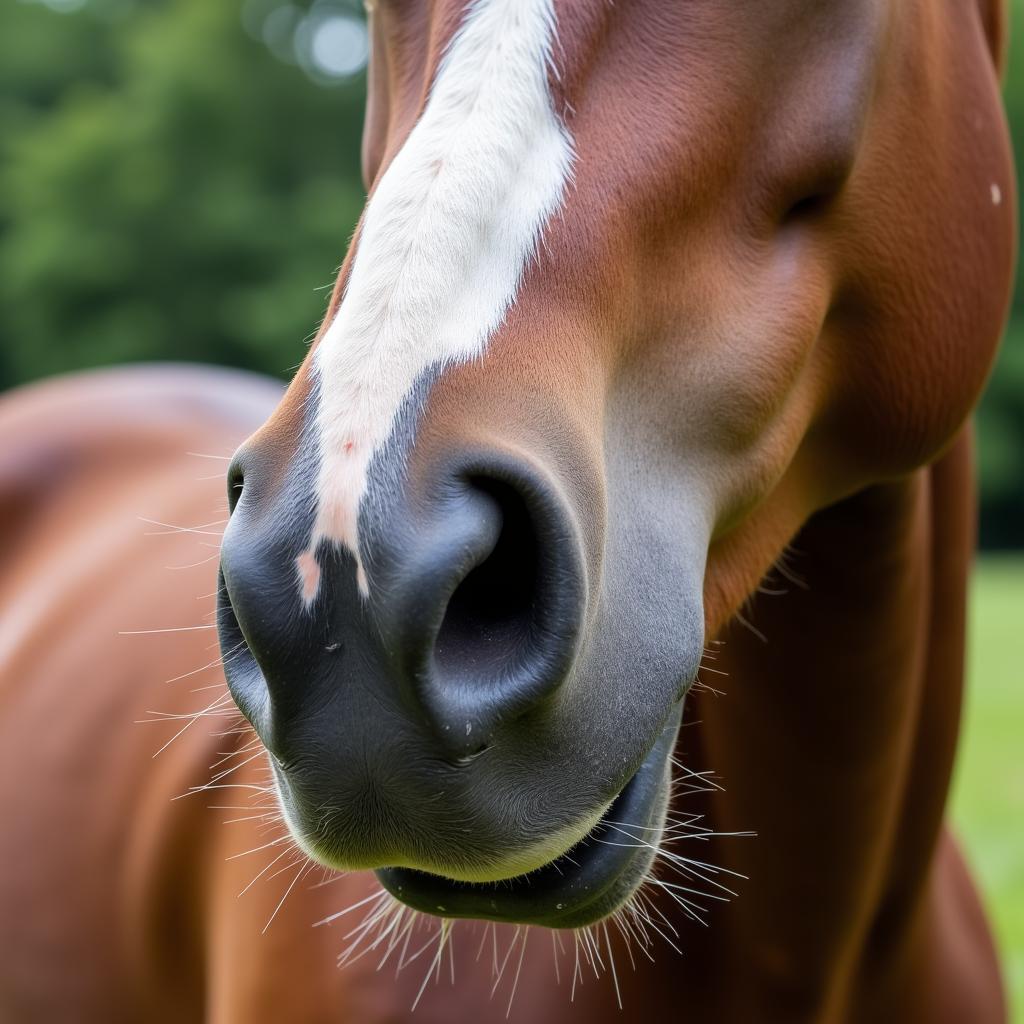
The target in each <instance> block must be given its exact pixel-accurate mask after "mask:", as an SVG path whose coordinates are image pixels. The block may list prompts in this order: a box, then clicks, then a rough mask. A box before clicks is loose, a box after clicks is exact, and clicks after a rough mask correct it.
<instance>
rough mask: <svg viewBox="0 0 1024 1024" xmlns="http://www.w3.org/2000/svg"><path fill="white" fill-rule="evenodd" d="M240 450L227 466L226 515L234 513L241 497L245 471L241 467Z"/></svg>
mask: <svg viewBox="0 0 1024 1024" xmlns="http://www.w3.org/2000/svg"><path fill="white" fill-rule="evenodd" d="M242 461H243V460H242V453H241V450H239V451H237V452H235V455H234V458H232V460H231V463H230V465H229V466H228V478H227V483H228V513H229V514H232V513H234V511H235V508H236V506H237V505H238V502H239V501H240V500H241V497H242V490H243V488H244V486H245V470H244V469H243V467H242Z"/></svg>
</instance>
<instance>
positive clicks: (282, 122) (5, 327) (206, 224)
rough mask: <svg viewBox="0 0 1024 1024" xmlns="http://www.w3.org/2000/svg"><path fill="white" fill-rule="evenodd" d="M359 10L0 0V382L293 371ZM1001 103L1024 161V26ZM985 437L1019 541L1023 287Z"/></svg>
mask: <svg viewBox="0 0 1024 1024" xmlns="http://www.w3.org/2000/svg"><path fill="white" fill-rule="evenodd" d="M357 5H358V0H293V2H285V0H244V2H242V0H5V2H3V3H0V387H8V386H11V385H13V384H15V383H19V382H21V381H25V380H29V379H31V378H33V377H39V376H43V375H45V374H50V373H56V372H60V371H64V370H70V369H75V368H78V367H85V366H93V365H98V364H103V363H112V362H121V361H125V360H135V359H195V360H206V361H210V362H218V363H228V364H232V365H236V366H247V367H251V368H253V369H257V370H263V371H265V372H268V373H272V374H276V375H278V376H287V374H288V371H289V370H290V368H291V367H293V366H294V365H295V364H297V363H298V362H299V361H300V360H301V358H302V356H303V353H304V351H305V348H304V345H303V338H305V337H307V336H308V335H309V334H310V332H311V331H312V330H313V329H315V327H316V325H317V323H318V321H319V318H320V316H321V315H322V312H323V307H324V303H325V299H326V296H325V293H324V291H323V290H318V288H317V287H316V286H317V285H320V286H322V287H323V288H326V287H328V286H329V285H330V283H331V281H332V279H333V275H334V270H335V267H336V265H337V262H338V260H339V259H340V258H341V256H342V254H343V252H344V249H345V246H346V242H347V239H348V236H349V234H350V232H351V230H352V227H353V225H354V223H355V220H356V218H357V216H358V214H359V210H360V208H361V206H362V201H363V190H362V185H361V182H360V177H359V137H360V132H361V124H362V105H363V94H364V88H365V83H364V80H363V77H362V75H361V74H360V73H359V71H360V69H361V66H362V63H363V61H364V60H365V33H363V30H362V28H361V22H360V21H359V20H357V17H358V16H357V11H358V6H357ZM1012 5H1013V12H1014V14H1015V15H1017V14H1022V13H1024V0H1012ZM1016 20H1019V19H1015V21H1016ZM1006 100H1007V110H1008V113H1009V117H1010V122H1011V126H1012V127H1013V128H1014V129H1015V143H1016V145H1017V147H1018V162H1020V160H1021V159H1024V32H1021V33H1017V34H1016V35H1014V36H1013V37H1012V40H1011V53H1010V68H1009V75H1008V79H1007V84H1006ZM1021 277H1024V268H1021V269H1020V270H1019V271H1018V279H1020V278H1021ZM979 434H980V438H981V445H980V465H981V471H982V473H981V477H982V499H983V500H982V517H981V529H982V540H983V543H984V544H986V545H988V546H1003V547H1009V546H1017V547H1022V546H1024V301H1022V299H1021V290H1020V288H1018V290H1017V299H1016V301H1015V305H1014V309H1013V316H1012V318H1011V326H1010V330H1009V334H1008V338H1007V342H1006V344H1005V345H1004V347H1003V351H1002V354H1001V356H1000V359H999V363H998V366H997V369H996V372H995V374H994V376H993V378H992V381H991V384H990V386H989V389H988V393H987V394H986V396H985V399H984V401H983V403H982V407H981V411H980V414H979Z"/></svg>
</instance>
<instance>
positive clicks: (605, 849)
mask: <svg viewBox="0 0 1024 1024" xmlns="http://www.w3.org/2000/svg"><path fill="white" fill-rule="evenodd" d="M680 718H681V715H680V713H679V707H678V705H677V706H676V708H674V709H673V713H672V714H671V715H670V717H669V721H668V723H667V724H666V725H665V726H664V728H663V729H662V731H661V733H660V734H659V736H658V739H657V740H656V741H655V743H654V744H653V746H652V747H651V749H650V750H649V751H648V753H647V755H646V756H645V758H644V760H643V762H642V763H641V765H640V767H639V768H638V769H637V770H636V772H634V774H633V775H632V776H631V777H630V779H629V781H628V782H627V783H626V784H625V786H624V787H623V788H622V790H621V791H620V792H619V795H618V796H617V797H615V799H614V800H613V801H612V802H611V804H610V805H609V807H608V809H607V810H606V811H605V813H604V814H603V815H602V817H601V820H600V821H599V822H598V824H597V825H596V826H595V827H594V828H593V829H591V831H590V832H588V833H587V835H586V836H584V837H583V839H581V840H580V841H579V842H578V843H577V844H575V845H574V846H573V847H571V848H570V849H569V850H567V851H566V852H565V853H563V854H561V855H560V856H559V857H556V858H555V859H554V860H552V861H549V862H548V863H547V864H544V865H542V866H541V867H539V868H536V869H535V870H533V871H531V872H529V873H527V874H525V875H519V876H516V877H514V878H509V879H504V880H502V881H498V882H462V881H457V880H454V879H450V878H445V877H444V876H441V875H435V874H431V873H428V872H425V871H420V870H416V869H413V868H379V869H377V871H376V875H377V878H378V880H379V881H380V883H381V884H382V885H383V886H384V888H385V889H387V890H388V892H390V893H391V895H392V896H394V897H395V898H396V899H398V900H401V902H403V903H406V904H408V905H409V906H410V907H412V908H413V909H414V910H419V911H422V912H424V913H428V914H433V915H435V916H440V917H448V918H478V919H484V920H492V921H504V922H510V923H517V924H539V925H544V926H547V927H551V928H575V927H579V926H581V925H584V924H590V923H592V922H593V921H596V920H599V919H600V918H602V917H606V916H607V915H608V914H610V913H612V912H613V911H615V910H616V909H617V908H618V906H620V905H621V904H622V903H623V902H625V900H626V899H627V898H628V896H629V895H630V893H632V892H633V890H634V889H635V888H636V886H637V885H639V883H640V881H641V880H642V878H643V876H644V875H645V874H646V869H647V865H648V863H649V862H650V860H651V859H652V857H653V855H654V852H655V847H656V845H657V844H656V833H655V832H652V831H650V830H651V829H658V828H660V826H661V825H662V820H660V819H663V817H664V810H663V808H664V802H663V801H660V800H659V796H664V794H665V791H666V787H665V785H664V783H665V782H666V775H667V773H666V765H667V763H668V759H669V755H670V754H671V752H672V748H673V747H674V745H675V739H676V735H677V733H678V729H679V722H680ZM611 815H614V817H615V822H614V823H613V822H612V821H611V818H610V816H611ZM655 818H657V819H659V820H657V821H655V820H653V819H655ZM618 822H628V823H629V825H630V826H631V830H630V832H626V833H625V834H623V833H624V830H623V829H621V828H620V827H619V825H618ZM633 830H635V831H636V834H637V835H643V836H648V835H652V836H655V838H654V839H652V840H651V841H650V842H649V843H648V842H647V841H646V840H644V841H642V842H641V841H639V840H637V835H633V834H631V833H632V831H633ZM629 839H634V840H637V841H636V842H635V843H631V842H629V841H628V840H629Z"/></svg>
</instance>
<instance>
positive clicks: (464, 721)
mask: <svg viewBox="0 0 1024 1024" xmlns="http://www.w3.org/2000/svg"><path fill="white" fill-rule="evenodd" d="M310 450H312V446H310V445H306V446H304V447H303V446H300V449H299V451H298V452H297V454H296V455H295V456H294V457H293V458H292V459H291V460H290V462H289V463H288V465H287V467H286V468H285V470H284V471H282V470H281V468H280V466H279V465H278V464H277V462H276V460H278V459H280V453H269V452H267V451H264V450H261V449H260V448H259V446H258V445H249V446H243V448H242V449H241V450H240V452H239V454H238V455H237V456H236V459H235V461H234V463H233V466H232V470H231V474H230V479H229V488H230V494H231V500H232V505H233V507H232V514H231V519H230V522H229V525H228V529H227V531H226V534H225V538H224V543H223V548H222V556H221V559H222V561H221V587H220V596H219V606H218V627H219V631H220V639H221V646H222V650H223V654H224V662H225V670H226V674H227V679H228V686H229V688H230V691H231V693H232V696H233V697H234V699H235V701H236V703H237V704H238V707H239V708H240V709H241V711H242V713H243V714H244V715H245V716H246V718H247V719H248V720H249V721H250V723H251V724H252V726H253V728H254V729H255V731H256V732H257V734H258V735H259V737H260V739H261V740H262V742H263V743H264V744H265V746H266V748H267V750H268V751H269V752H270V754H271V759H272V766H273V770H274V774H275V778H276V782H277V788H278V792H279V795H280V799H281V802H282V806H283V808H284V811H285V815H286V818H287V821H288V823H289V825H290V826H291V828H292V830H293V832H294V833H295V834H296V837H297V838H298V839H299V840H300V842H301V843H302V845H303V847H304V848H305V849H306V850H307V852H309V853H311V854H312V855H313V856H315V857H317V858H318V859H319V860H321V861H323V862H325V863H327V864H330V865H332V866H335V867H339V868H348V869H351V868H372V869H378V870H379V877H380V878H381V881H382V882H383V884H385V886H387V887H388V888H389V889H390V890H391V891H392V892H393V893H394V894H395V895H396V896H398V898H400V899H403V900H404V901H405V902H408V903H410V904H411V905H413V906H416V907H418V908H419V909H423V910H428V911H430V912H433V913H442V914H445V915H447V916H471V917H485V918H488V917H489V918H493V919H497V920H517V921H532V922H536V923H542V924H551V925H556V924H557V925H576V924H580V923H586V921H587V920H593V919H597V918H598V917H601V916H603V915H604V914H606V913H608V912H610V910H613V909H614V907H615V905H617V904H618V903H621V902H622V899H623V898H625V896H626V895H628V891H629V890H631V888H632V887H633V886H634V885H635V884H637V883H638V882H639V880H640V877H641V876H642V875H643V873H644V871H645V870H646V868H647V866H648V864H649V862H650V859H651V856H652V855H653V853H652V851H651V850H650V849H649V848H647V849H636V848H635V844H633V843H630V842H629V840H623V841H624V842H626V843H627V845H628V846H629V847H630V849H628V850H627V851H626V853H623V852H622V850H623V849H624V848H623V847H622V846H621V845H619V844H618V843H617V842H616V841H615V837H608V836H606V837H605V840H606V841H604V842H601V841H600V840H601V829H602V828H604V827H605V826H604V825H603V824H602V825H598V826H597V828H595V829H594V830H593V831H592V833H591V835H590V836H589V837H588V838H587V839H586V840H584V844H585V845H586V846H587V850H586V851H584V850H583V849H582V848H581V847H579V846H578V847H576V848H575V849H574V850H573V851H572V854H571V862H569V861H566V862H560V863H559V864H556V865H554V866H553V868H554V869H553V870H552V866H551V865H546V866H545V865H544V864H543V863H541V862H538V863H536V864H534V863H530V864H529V870H531V871H533V873H532V874H530V875H527V876H526V877H525V878H524V879H520V878H516V879H514V880H513V882H509V881H507V880H506V879H508V878H509V876H510V871H509V870H507V864H508V863H509V857H510V854H517V853H522V852H523V851H527V850H535V849H538V848H544V847H545V844H548V845H550V844H551V843H552V836H555V835H558V834H561V835H569V836H570V840H569V841H565V842H562V844H561V846H560V847H559V848H557V849H552V851H551V853H550V857H555V856H557V855H558V854H560V853H562V852H563V851H564V850H565V849H566V847H568V846H570V845H572V839H573V838H577V839H578V838H579V836H578V835H573V829H576V830H579V828H580V823H581V822H586V821H589V822H590V823H591V824H593V823H594V822H595V821H596V819H597V815H598V814H599V813H600V811H601V809H602V808H604V807H605V806H606V805H607V804H608V803H609V802H610V801H612V800H615V803H614V805H613V806H612V807H611V808H610V809H609V812H608V814H606V818H607V817H608V815H611V816H612V817H613V818H614V820H616V821H622V820H626V821H629V822H630V823H631V824H633V825H635V826H636V827H637V828H639V829H652V828H656V827H657V826H658V825H660V822H661V820H662V817H663V811H664V807H665V803H666V800H667V791H668V769H667V764H668V760H669V756H670V754H671V750H672V745H673V742H674V739H675V734H676V730H677V729H678V724H679V717H680V710H681V702H682V697H683V695H684V694H685V691H686V689H687V687H688V685H689V683H690V682H691V681H692V679H693V677H694V675H695V673H696V669H697V665H698V664H699V658H700V653H701V649H702V635H701V632H700V623H699V621H698V619H696V618H694V617H693V615H692V613H693V608H694V600H693V594H694V590H693V588H692V586H691V587H686V586H683V585H682V584H681V585H680V587H679V588H677V589H678V592H677V593H673V594H672V595H670V599H666V600H664V601H658V600H657V598H656V597H655V596H654V595H652V592H651V589H650V586H649V583H648V582H647V581H651V580H654V579H656V578H663V573H664V570H665V569H666V564H665V561H664V558H665V557H666V553H663V552H659V551H658V550H657V549H656V548H655V549H654V550H651V551H649V552H647V554H646V568H645V567H644V566H643V565H642V566H641V570H642V571H641V572H639V573H637V571H636V565H635V559H634V560H631V563H630V577H629V579H628V580H625V581H623V582H622V583H621V584H618V585H616V586H615V590H616V591H617V592H618V599H617V601H616V602H615V603H612V602H609V601H607V600H605V599H603V598H604V595H602V594H601V593H600V592H597V594H596V600H595V591H596V589H597V588H596V587H595V581H594V580H591V579H588V571H587V565H586V560H585V558H584V556H583V550H584V547H583V543H582V540H581V536H580V530H579V527H578V525H577V521H576V519H575V518H574V516H573V513H572V509H571V504H570V503H569V502H568V501H567V500H566V498H565V497H564V494H563V493H561V492H560V490H559V488H558V486H557V483H555V482H554V481H553V480H552V479H551V478H549V477H548V476H546V475H545V474H544V472H543V471H541V470H539V469H538V468H537V467H536V466H533V465H529V464H527V463H525V462H524V461H523V460H517V459H516V458H513V457H511V456H509V455H507V454H505V453H499V452H495V451H484V450H469V449H465V450H461V451H449V452H446V453H445V454H444V456H443V457H442V458H439V459H437V460H435V461H434V462H433V464H432V465H431V466H430V473H429V474H428V475H427V476H426V477H425V479H427V480H428V481H429V483H427V484H426V485H425V486H422V487H421V488H419V489H418V490H417V489H416V488H413V487H411V486H409V485H408V484H407V482H406V480H405V478H404V473H403V472H402V471H401V468H400V467H401V466H402V465H403V464H404V463H403V462H402V461H401V460H398V459H395V460H393V461H392V462H391V463H389V464H387V465H384V466H381V465H377V466H375V467H371V468H372V469H373V471H374V472H373V473H372V477H371V481H372V485H371V487H370V489H369V491H368V493H367V495H366V497H365V498H364V502H363V505H362V507H361V513H360V523H359V526H360V541H361V546H360V559H361V562H362V564H363V566H364V568H365V571H366V574H367V578H368V580H369V590H368V593H367V594H363V593H361V592H360V590H359V587H358V585H357V582H356V580H357V574H356V568H357V567H356V564H355V559H354V558H353V556H352V555H351V554H350V553H349V552H347V551H345V550H344V549H343V548H341V547H340V546H337V545H333V544H330V543H324V544H321V546H320V549H319V551H318V552H317V556H318V560H319V563H320V567H321V578H320V585H319V590H318V593H317V596H316V598H315V599H314V601H313V602H312V604H311V606H310V607H308V608H307V607H306V606H305V605H304V604H303V601H302V598H301V588H300V584H299V580H298V574H297V569H296V558H297V557H298V555H299V554H300V553H302V552H303V551H304V550H305V549H306V548H307V546H308V543H309V537H310V533H311V529H312V525H313V516H314V511H315V508H314V503H313V500H312V495H313V487H314V484H315V480H316V465H315V462H314V460H313V459H312V458H310V457H309V456H308V454H306V453H308V452H309V451H310ZM396 466H397V467H399V468H397V469H396V468H395V467H396ZM627 542H628V540H627ZM608 548H609V549H610V552H611V554H612V555H614V554H615V551H616V546H615V545H608ZM676 557H678V556H676ZM615 568H616V567H615V565H614V562H612V564H606V565H605V566H604V575H603V581H602V582H603V586H604V588H606V589H607V588H608V587H609V586H610V585H611V584H616V576H615V574H614V570H615ZM668 568H671V566H668ZM699 607H700V606H699V589H698V590H697V591H696V609H697V613H698V616H699ZM680 609H682V610H683V611H684V612H687V613H688V614H689V616H690V617H689V621H686V618H685V617H683V619H682V622H681V617H680ZM680 625H682V627H683V628H682V630H680ZM637 631H639V633H638V632H637ZM680 633H681V636H680ZM620 793H621V796H620V795H619V794H620ZM624 815H629V817H626V818H624V817H623V816H624ZM654 835H656V833H655V832H651V831H647V832H638V833H637V836H638V838H640V837H642V838H643V839H644V841H645V842H646V841H647V840H648V839H650V838H651V837H652V836H654ZM584 853H585V854H586V855H585V856H584ZM524 856H526V854H524ZM513 859H514V858H513ZM570 863H572V864H576V865H578V870H577V868H576V867H572V868H571V869H569V870H568V871H567V870H566V869H567V868H568V867H569V865H570ZM535 868H536V869H538V870H534V869H535ZM516 873H517V872H511V874H516ZM549 876H550V877H549ZM456 879H459V880H460V881H456ZM496 879H502V880H501V881H498V882H494V880H496ZM437 908H444V909H437Z"/></svg>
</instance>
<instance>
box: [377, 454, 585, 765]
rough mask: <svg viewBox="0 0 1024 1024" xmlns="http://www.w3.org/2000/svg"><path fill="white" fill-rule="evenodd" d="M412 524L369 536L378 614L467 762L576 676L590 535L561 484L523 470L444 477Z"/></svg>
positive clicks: (423, 703)
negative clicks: (585, 544) (585, 546)
mask: <svg viewBox="0 0 1024 1024" xmlns="http://www.w3.org/2000/svg"><path fill="white" fill-rule="evenodd" d="M402 517H403V518H404V519H405V521H404V522H402V523H400V524H399V525H398V526H397V528H396V527H395V525H394V522H393V521H392V523H391V524H389V525H388V527H387V528H386V529H387V532H386V533H384V532H383V531H382V530H380V529H378V531H377V532H374V531H373V530H372V529H371V530H370V532H369V536H368V542H367V544H366V554H367V555H368V568H369V578H370V580H371V584H370V587H371V604H372V605H373V606H374V608H375V611H376V615H377V619H378V622H379V625H380V630H381V635H382V637H383V638H384V642H385V646H386V648H387V649H388V650H389V652H390V653H391V656H392V658H393V659H394V664H395V669H396V672H397V674H398V676H399V678H401V679H402V680H403V681H404V683H405V685H406V687H407V693H408V694H409V695H410V696H411V697H412V699H413V700H414V701H415V703H416V706H417V707H418V709H419V710H420V711H421V712H422V713H423V714H424V715H425V716H426V719H427V721H428V723H429V724H430V726H431V727H432V728H433V730H434V732H435V733H436V735H437V737H438V738H439V740H440V741H441V743H442V744H443V746H444V747H445V748H446V749H447V750H448V751H450V752H451V753H453V754H454V755H456V756H459V757H466V756H469V755H472V754H473V753H475V752H477V751H479V750H481V749H482V748H483V747H485V746H487V745H488V744H489V743H490V742H491V740H492V738H493V737H494V735H495V733H496V732H497V731H498V730H499V728H500V727H501V725H502V724H503V723H505V722H508V721H511V720H514V719H516V718H519V717H521V716H522V715H523V714H524V713H526V712H527V711H529V710H530V709H532V708H534V707H535V706H536V705H538V704H540V703H541V702H543V701H544V700H545V699H546V698H548V697H550V696H551V695H552V694H553V693H554V692H555V691H556V690H557V689H558V688H559V687H560V685H561V683H562V682H563V681H564V680H565V678H566V677H567V675H568V673H569V670H570V668H571V665H572V662H573V659H574V657H575V653H576V646H577V641H578V637H579V631H580V623H581V621H582V618H583V605H584V594H585V592H586V587H585V581H584V568H583V566H584V561H583V558H582V556H581V543H580V540H579V534H578V530H577V528H576V525H575V523H574V520H573V517H572V514H571V511H570V504H569V502H568V501H567V500H566V499H565V497H564V496H563V495H562V494H561V493H560V492H559V489H558V488H557V487H556V485H555V484H554V483H553V481H551V480H550V479H548V478H546V477H545V475H544V474H542V473H541V472H539V471H538V470H536V469H534V468H533V467H530V466H528V465H527V464H525V463H524V462H519V461H515V460H495V459H492V460H489V461H488V462H486V463H483V464H481V463H476V464H473V465H470V466H467V465H463V466H461V467H459V468H458V469H455V470H452V471H449V472H448V473H442V474H440V476H439V477H438V478H437V479H436V480H435V484H434V486H432V487H431V488H429V493H428V494H427V495H426V496H425V497H424V498H423V499H421V500H420V501H417V502H415V503H413V504H411V505H409V506H408V507H407V509H406V510H404V511H403V513H402ZM383 523H384V520H382V521H381V525H383Z"/></svg>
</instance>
